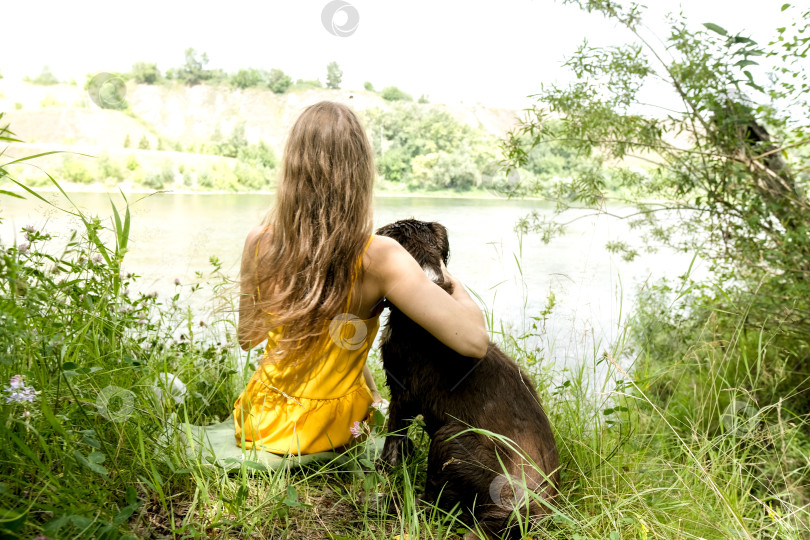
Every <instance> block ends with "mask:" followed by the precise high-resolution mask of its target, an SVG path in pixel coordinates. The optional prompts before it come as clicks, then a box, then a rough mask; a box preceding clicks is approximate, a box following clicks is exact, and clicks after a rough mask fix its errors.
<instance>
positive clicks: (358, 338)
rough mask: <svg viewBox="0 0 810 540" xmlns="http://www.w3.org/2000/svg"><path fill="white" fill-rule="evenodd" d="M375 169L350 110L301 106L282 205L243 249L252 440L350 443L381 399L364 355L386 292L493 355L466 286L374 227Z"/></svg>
mask: <svg viewBox="0 0 810 540" xmlns="http://www.w3.org/2000/svg"><path fill="white" fill-rule="evenodd" d="M374 174H375V172H374V160H373V153H372V150H371V146H370V144H369V141H368V138H367V136H366V133H365V129H364V128H363V126H362V124H361V123H360V122H359V120H358V119H357V117H356V115H355V114H354V112H352V110H351V109H349V108H348V107H346V106H345V105H342V104H339V103H333V102H320V103H316V104H315V105H312V106H310V107H308V108H307V109H306V110H305V111H304V112H303V113H302V114H301V116H300V117H299V118H298V120H297V121H296V123H295V125H294V126H293V128H292V130H291V132H290V135H289V138H288V139H287V144H286V146H285V150H284V161H283V168H282V173H281V178H280V180H279V186H278V190H277V195H276V205H275V207H274V208H273V210H272V211H271V213H270V214H269V215H268V218H267V219H266V220H265V224H264V226H262V227H257V228H256V229H254V230H252V231H251V232H250V234H249V235H248V238H247V240H246V242H245V249H244V251H243V254H242V267H241V295H240V301H239V327H238V335H239V341H240V344H241V346H242V348H243V349H245V350H247V349H249V348H251V347H252V346H254V345H257V344H259V343H261V342H262V341H264V340H265V339H267V346H266V348H265V353H264V357H263V359H262V362H261V365H260V366H259V368H258V370H257V371H256V373H254V375H253V377H252V378H251V380H250V382H249V383H248V385H247V387H246V388H245V390H244V391H243V392H242V394H241V395H240V396H239V398H238V399H237V401H236V403H235V405H234V421H235V428H236V441H237V444H240V445H242V446H243V447H244V448H252V447H254V446H256V447H258V448H262V449H265V450H268V451H270V452H275V453H287V452H292V453H301V454H307V453H313V452H320V451H325V450H331V449H338V448H340V447H341V446H343V445H345V444H346V443H347V442H349V440H350V439H351V432H350V430H349V428H350V427H351V426H352V424H353V423H354V422H356V421H359V420H363V419H364V418H365V417H366V416H367V414H368V410H369V405H370V404H371V403H372V400H373V399H375V398H378V397H379V395H378V394H376V388H375V387H374V385H373V380H372V379H371V377H370V373H369V371H368V369H367V368H365V363H366V358H367V356H368V352H369V350H370V348H371V345H372V343H373V341H374V337H375V336H376V333H377V330H378V328H379V315H380V312H381V310H382V307H381V306H382V300H383V298H384V297H386V298H388V300H389V301H391V302H392V303H394V304H395V305H396V306H397V307H398V308H400V309H401V310H402V311H403V312H404V313H406V314H407V315H408V316H410V317H411V318H412V319H413V320H414V321H416V322H417V323H418V324H420V325H422V326H423V327H424V328H426V329H427V330H428V331H429V332H431V333H432V334H434V335H435V336H436V337H437V338H438V339H440V340H441V341H443V342H445V343H446V344H447V345H448V346H450V347H451V348H454V349H456V350H457V351H458V352H460V353H461V354H465V355H468V356H478V357H480V356H483V354H484V353H485V352H486V346H487V343H488V336H487V333H486V328H485V326H484V319H483V315H482V314H481V311H480V309H479V308H478V306H477V305H476V304H475V303H474V302H472V300H471V299H470V298H469V296H468V295H467V294H466V292H465V291H464V288H463V287H462V286H461V285H460V284H458V286H457V287H456V290H457V292H454V294H453V296H452V297H451V296H450V295H447V294H446V293H445V292H444V291H443V290H442V289H440V288H439V287H438V286H437V285H435V283H433V282H432V281H431V280H429V279H428V278H427V276H426V275H425V274H424V273H423V272H422V270H421V269H420V268H419V266H418V264H416V261H415V260H413V258H412V257H411V256H410V255H409V254H408V253H407V252H406V251H405V250H404V249H403V248H402V247H401V246H399V244H397V243H396V242H395V241H393V240H391V239H389V238H383V237H374V236H372V235H371V231H372V226H373V224H372V218H371V204H372V196H373V183H374ZM447 277H448V278H449V279H452V277H451V276H449V275H448V276H447ZM479 353H480V354H479ZM364 368H365V369H364Z"/></svg>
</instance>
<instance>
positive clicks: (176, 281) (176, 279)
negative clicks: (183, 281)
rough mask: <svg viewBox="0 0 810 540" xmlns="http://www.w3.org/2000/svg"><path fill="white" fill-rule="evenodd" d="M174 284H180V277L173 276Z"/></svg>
mask: <svg viewBox="0 0 810 540" xmlns="http://www.w3.org/2000/svg"><path fill="white" fill-rule="evenodd" d="M174 284H175V285H177V286H180V278H174Z"/></svg>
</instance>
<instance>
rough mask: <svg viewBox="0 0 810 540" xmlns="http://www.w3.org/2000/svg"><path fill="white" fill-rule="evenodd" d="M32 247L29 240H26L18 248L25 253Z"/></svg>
mask: <svg viewBox="0 0 810 540" xmlns="http://www.w3.org/2000/svg"><path fill="white" fill-rule="evenodd" d="M30 247H31V244H29V243H28V242H25V243H23V244H20V245H19V246H17V249H18V250H19V251H20V253H22V254H23V255H25V254H26V253H28V248H30Z"/></svg>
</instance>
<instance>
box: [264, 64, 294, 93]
mask: <svg viewBox="0 0 810 540" xmlns="http://www.w3.org/2000/svg"><path fill="white" fill-rule="evenodd" d="M290 85H292V79H291V78H290V76H289V75H287V74H286V73H284V72H283V71H282V70H280V69H275V68H274V69H271V70H270V73H269V74H268V75H267V87H268V88H269V89H270V90H272V91H273V92H275V93H276V94H283V93H284V92H286V91H287V90H289V88H290Z"/></svg>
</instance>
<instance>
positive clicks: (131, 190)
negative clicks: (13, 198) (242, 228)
mask: <svg viewBox="0 0 810 540" xmlns="http://www.w3.org/2000/svg"><path fill="white" fill-rule="evenodd" d="M60 185H61V186H62V189H63V190H64V191H65V193H98V194H103V193H108V194H111V195H112V194H119V190H118V188H117V187H110V186H105V185H102V184H72V183H64V184H60ZM28 187H29V188H30V189H31V190H32V191H35V192H42V193H59V189H58V188H57V187H55V186H36V187H33V186H28ZM2 189H4V190H6V191H11V192H15V193H25V192H26V191H25V190H24V189H23V188H21V187H20V186H18V185H16V184H11V185H8V184H6V185H3V186H2ZM120 191H121V192H123V194H124V195H130V194H131V195H156V194H159V193H167V194H172V195H274V194H275V190H273V191H268V190H257V191H226V190H206V191H200V190H193V189H182V188H177V189H174V188H172V189H159V190H154V189H146V188H141V187H133V186H125V185H122V186H121V190H120ZM374 196H375V197H384V198H406V197H414V198H425V199H481V200H507V197H505V196H502V195H496V194H493V193H482V192H471V193H465V192H462V193H457V194H456V193H448V192H446V191H439V192H431V191H417V192H413V193H411V192H389V191H375V192H374ZM518 198H519V199H522V200H527V201H541V202H542V201H546V199H543V198H540V197H518Z"/></svg>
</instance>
